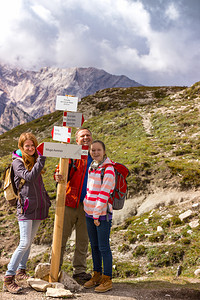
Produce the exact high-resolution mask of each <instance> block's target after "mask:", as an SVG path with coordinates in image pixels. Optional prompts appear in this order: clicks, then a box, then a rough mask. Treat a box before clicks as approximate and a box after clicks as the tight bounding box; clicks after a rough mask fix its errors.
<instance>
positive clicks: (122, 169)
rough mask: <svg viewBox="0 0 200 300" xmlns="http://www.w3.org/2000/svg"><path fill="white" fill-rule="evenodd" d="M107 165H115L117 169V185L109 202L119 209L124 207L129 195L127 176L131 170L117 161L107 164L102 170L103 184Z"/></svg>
mask: <svg viewBox="0 0 200 300" xmlns="http://www.w3.org/2000/svg"><path fill="white" fill-rule="evenodd" d="M107 166H113V167H114V169H115V187H114V190H113V192H112V194H110V198H109V200H108V202H109V203H111V204H112V207H113V209H115V210H119V209H122V208H123V206H124V202H125V199H126V197H127V193H128V186H127V181H126V178H127V177H128V176H129V175H130V172H129V169H128V168H127V167H126V166H124V165H123V164H120V163H117V162H113V163H112V164H106V165H105V166H104V167H103V168H102V170H101V184H102V183H103V177H104V172H105V169H106V167H107Z"/></svg>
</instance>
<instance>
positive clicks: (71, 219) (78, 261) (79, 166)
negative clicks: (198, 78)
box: [55, 128, 92, 284]
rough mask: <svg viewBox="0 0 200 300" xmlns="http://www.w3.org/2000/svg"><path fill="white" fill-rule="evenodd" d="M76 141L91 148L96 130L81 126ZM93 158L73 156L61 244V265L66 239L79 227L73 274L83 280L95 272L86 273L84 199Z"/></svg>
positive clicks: (86, 243) (57, 179) (86, 242)
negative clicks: (93, 133) (75, 157)
mask: <svg viewBox="0 0 200 300" xmlns="http://www.w3.org/2000/svg"><path fill="white" fill-rule="evenodd" d="M75 137H76V143H77V144H78V145H87V146H88V147H89V149H90V146H91V143H92V133H91V131H90V130H89V129H87V128H80V129H79V130H78V131H77V132H76V135H75ZM91 162H92V158H91V156H90V154H89V153H88V158H87V159H76V160H71V161H70V164H69V175H68V182H67V186H66V202H65V215H64V225H63V238H62V247H61V259H60V266H61V265H62V263H63V256H64V251H65V248H66V243H67V241H68V239H69V238H70V236H71V234H72V231H73V229H75V231H76V241H75V251H74V258H73V278H74V279H75V280H76V281H77V282H78V283H80V284H84V283H85V282H86V281H88V280H90V278H91V275H90V274H87V273H86V267H87V265H86V257H87V251H88V233H87V226H86V218H85V212H84V209H83V200H84V198H85V195H86V188H87V178H88V168H89V166H90V164H91ZM58 170H59V166H58V168H57V169H56V173H55V180H56V181H57V182H58V183H59V182H60V181H61V180H62V175H59V174H58V173H57V171H58Z"/></svg>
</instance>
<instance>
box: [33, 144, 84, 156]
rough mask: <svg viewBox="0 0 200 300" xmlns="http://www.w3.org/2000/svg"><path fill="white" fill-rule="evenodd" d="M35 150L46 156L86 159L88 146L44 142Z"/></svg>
mask: <svg viewBox="0 0 200 300" xmlns="http://www.w3.org/2000/svg"><path fill="white" fill-rule="evenodd" d="M37 150H38V151H39V152H40V153H41V154H42V155H44V156H47V157H59V158H73V159H87V156H88V146H82V145H73V144H60V143H50V142H44V143H42V144H40V145H38V147H37Z"/></svg>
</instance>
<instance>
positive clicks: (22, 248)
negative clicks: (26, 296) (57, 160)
mask: <svg viewBox="0 0 200 300" xmlns="http://www.w3.org/2000/svg"><path fill="white" fill-rule="evenodd" d="M37 146H38V142H37V139H36V137H35V136H34V135H33V134H32V133H30V132H28V133H22V134H21V136H20V138H19V141H18V147H19V149H18V150H17V151H14V152H13V155H12V158H13V163H12V164H13V170H14V181H15V185H16V187H17V188H19V184H20V182H21V180H22V179H23V180H24V181H25V183H24V184H23V186H22V187H21V189H20V201H19V200H18V203H17V216H18V223H19V230H20V242H19V245H18V247H17V249H16V250H15V252H14V253H13V255H12V257H11V260H10V263H9V264H8V267H7V268H8V269H7V272H6V274H5V276H4V290H5V291H8V292H10V293H13V294H16V293H19V292H21V290H22V288H21V287H20V286H19V285H18V284H20V282H21V281H23V280H26V279H28V278H29V276H28V275H27V274H26V263H27V260H28V256H29V253H30V248H31V244H32V242H33V239H34V237H35V235H36V233H37V231H38V228H39V225H40V223H41V220H44V219H45V218H47V217H48V211H49V207H50V200H49V196H48V194H47V192H46V190H45V187H44V184H43V180H42V176H41V173H42V172H43V171H42V169H43V168H44V164H45V159H46V157H44V156H42V155H40V153H38V152H37V150H36V147H37Z"/></svg>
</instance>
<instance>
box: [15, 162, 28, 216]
mask: <svg viewBox="0 0 200 300" xmlns="http://www.w3.org/2000/svg"><path fill="white" fill-rule="evenodd" d="M15 159H18V160H21V161H22V162H23V163H24V160H23V159H22V158H21V157H16V158H15ZM13 174H14V170H13ZM25 182H26V180H25V179H23V178H21V179H20V182H19V187H18V191H17V197H18V200H19V203H20V206H21V214H22V213H23V207H22V199H21V197H20V191H21V189H22V187H23V185H24V184H25Z"/></svg>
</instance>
